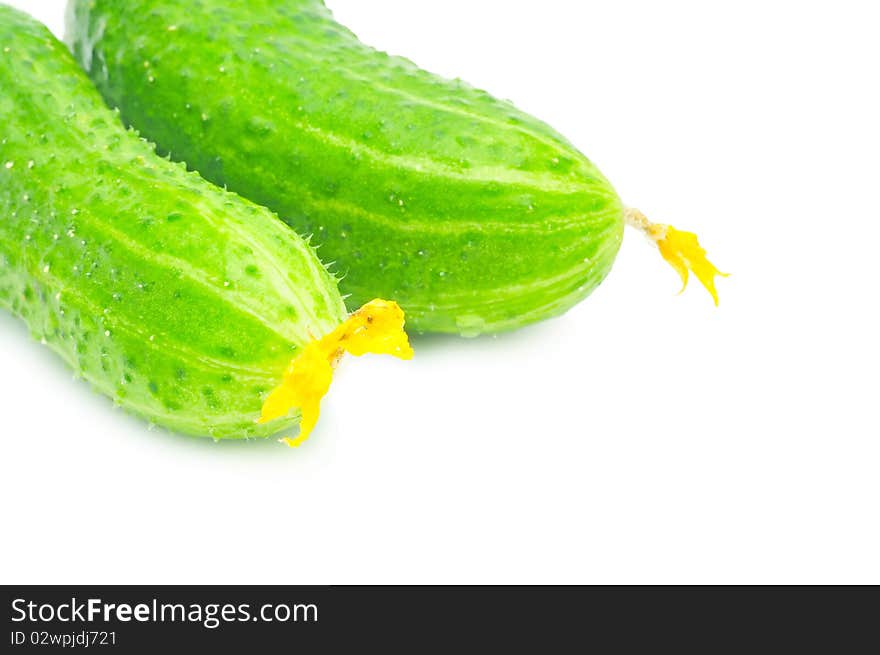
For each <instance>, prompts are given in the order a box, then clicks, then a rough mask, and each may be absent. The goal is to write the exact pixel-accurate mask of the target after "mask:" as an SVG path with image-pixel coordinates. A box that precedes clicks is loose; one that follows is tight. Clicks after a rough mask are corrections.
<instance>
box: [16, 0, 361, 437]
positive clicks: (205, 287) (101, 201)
mask: <svg viewBox="0 0 880 655" xmlns="http://www.w3.org/2000/svg"><path fill="white" fill-rule="evenodd" d="M0 89H2V93H0V306H3V307H5V308H7V309H9V310H11V311H12V312H13V313H14V314H16V315H17V316H20V317H21V318H23V319H24V320H25V321H26V322H27V324H28V326H29V327H30V329H31V331H32V333H33V335H34V336H35V337H36V338H38V339H42V340H44V341H45V342H46V343H47V344H48V345H49V346H50V347H51V348H52V349H53V350H55V351H56V352H58V353H59V354H60V355H61V357H63V358H64V359H65V360H66V361H67V362H68V363H69V364H70V365H71V366H72V367H73V368H74V369H75V370H76V371H77V372H78V373H79V374H80V375H81V376H82V377H84V378H85V379H86V380H88V381H89V382H90V383H91V384H92V385H94V387H96V388H97V389H98V390H100V391H101V392H103V393H105V394H107V395H108V396H111V397H112V398H114V399H115V400H116V401H117V402H118V403H119V404H120V405H122V406H123V407H124V408H126V409H127V410H130V411H132V412H135V413H137V414H139V415H141V416H143V417H145V418H147V419H148V420H150V421H153V422H155V423H157V424H161V425H163V426H167V427H169V428H171V429H174V430H177V431H181V432H186V433H192V434H196V435H209V436H214V437H217V438H222V437H233V438H235V437H247V436H265V435H268V434H272V433H275V432H277V431H279V430H280V429H282V428H285V427H287V426H288V425H289V424H290V423H292V419H290V418H282V419H279V420H275V421H272V422H270V423H268V424H266V425H257V424H256V423H255V421H256V419H257V418H258V417H259V416H260V409H261V405H262V400H263V398H264V397H265V396H266V394H267V392H269V390H271V389H272V388H273V387H275V386H276V385H277V384H278V382H279V380H280V379H281V376H282V374H283V372H284V370H285V368H286V367H287V365H288V362H289V361H290V359H291V356H292V354H293V353H294V352H295V351H296V350H297V349H298V348H301V347H302V346H303V345H304V344H306V343H307V342H309V341H310V340H311V339H312V338H313V337H314V336H319V335H322V334H325V333H327V332H328V331H330V330H333V329H334V328H336V326H337V325H339V324H340V323H341V322H342V321H343V320H344V318H345V315H346V314H345V308H344V304H343V302H342V299H341V296H340V295H339V293H338V291H337V289H336V284H335V280H334V279H333V278H332V277H331V276H330V275H329V274H328V273H327V271H326V270H325V268H324V267H323V265H322V264H321V263H320V262H319V261H318V259H317V258H316V256H315V254H314V252H313V250H312V249H311V248H310V247H309V246H308V245H307V244H306V243H304V242H303V240H302V239H301V238H299V237H298V236H297V235H296V234H295V233H294V232H293V231H292V230H291V229H290V228H288V227H287V226H286V225H284V224H283V223H282V222H281V221H279V220H278V219H277V217H275V216H274V215H273V214H272V213H271V212H269V211H268V210H266V209H264V208H262V207H259V206H257V205H254V204H252V203H251V202H249V201H246V200H243V199H241V198H240V197H238V196H236V195H234V194H232V193H227V192H225V191H223V190H221V189H219V188H217V187H215V186H213V185H211V184H209V183H208V182H205V181H204V180H203V179H201V178H200V177H199V176H197V175H196V174H194V173H188V172H187V171H186V170H185V168H184V166H182V165H180V164H175V163H172V162H170V161H168V160H166V159H163V158H160V157H158V156H157V155H156V154H155V153H154V152H153V147H152V146H151V145H150V144H149V143H147V142H146V141H144V140H142V139H141V138H139V137H138V136H137V134H135V133H133V132H128V131H126V129H125V128H124V127H123V126H122V123H121V121H120V120H119V117H118V116H117V115H116V114H115V113H114V112H112V111H110V110H109V109H107V107H106V105H105V104H104V102H103V100H102V99H101V97H100V95H99V94H98V92H97V91H96V90H95V88H94V86H93V85H92V84H91V82H90V81H89V79H88V78H87V77H86V76H85V74H84V73H83V72H82V70H81V69H80V67H79V66H78V65H77V63H76V62H75V61H74V59H73V57H72V56H71V55H70V52H69V51H68V50H67V48H66V47H65V46H64V44H62V43H60V42H58V41H57V40H56V39H55V38H54V37H52V35H51V34H50V33H49V31H48V30H47V29H45V28H44V27H43V26H42V25H40V24H38V23H37V22H35V21H34V20H33V19H31V18H29V17H27V16H25V15H24V14H21V13H19V12H17V11H14V10H12V9H10V8H8V7H4V6H0Z"/></svg>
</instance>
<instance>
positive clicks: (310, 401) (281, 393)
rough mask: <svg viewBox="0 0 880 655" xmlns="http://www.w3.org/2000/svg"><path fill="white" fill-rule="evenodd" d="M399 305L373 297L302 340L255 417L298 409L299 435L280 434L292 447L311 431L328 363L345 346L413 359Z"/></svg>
mask: <svg viewBox="0 0 880 655" xmlns="http://www.w3.org/2000/svg"><path fill="white" fill-rule="evenodd" d="M404 322H405V317H404V314H403V310H402V309H401V308H400V307H399V306H398V305H397V303H395V302H390V301H387V300H380V299H376V300H372V301H370V302H368V303H367V304H366V305H364V306H363V307H361V308H360V309H358V310H357V311H356V312H354V313H353V314H352V315H351V316H349V317H348V319H347V320H346V321H345V322H343V323H342V324H341V325H340V326H339V327H337V328H336V329H335V330H333V331H332V332H330V333H329V334H326V335H325V336H323V337H321V338H320V339H316V340H315V341H311V342H309V343H308V344H306V346H305V348H303V350H302V351H301V352H300V354H299V355H298V356H297V357H295V358H294V359H293V361H291V362H290V365H289V366H288V367H287V370H286V371H285V372H284V376H283V377H282V380H281V384H279V385H278V386H277V387H276V388H275V389H273V390H272V392H270V393H269V395H268V396H267V397H266V400H265V401H264V403H263V409H262V414H261V416H260V418H259V422H260V423H266V422H268V421H271V420H273V419H276V418H280V417H282V416H286V415H287V414H288V413H289V412H290V410H292V409H295V408H298V409H299V411H300V415H301V418H300V425H299V435H297V437H296V438H295V439H290V438H285V439H282V441H284V442H285V443H286V444H287V445H289V446H291V447H296V446H299V445H300V444H302V443H303V442H304V441H305V440H306V439H307V438H308V436H309V434H311V432H312V430H313V429H314V427H315V424H316V423H317V422H318V416H320V413H321V399H322V398H323V397H324V395H325V394H326V393H327V391H328V390H329V389H330V383H331V382H332V380H333V366H334V365H335V364H336V362H337V361H338V360H339V358H340V357H341V356H342V355H343V353H345V352H350V353H351V354H352V355H355V356H360V355H364V354H366V353H374V354H378V355H382V354H387V355H393V356H395V357H399V358H400V359H412V356H413V350H412V348H411V347H410V345H409V339H408V338H407V336H406V332H404V330H403V326H404Z"/></svg>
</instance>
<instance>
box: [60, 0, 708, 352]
mask: <svg viewBox="0 0 880 655" xmlns="http://www.w3.org/2000/svg"><path fill="white" fill-rule="evenodd" d="M68 40H69V42H70V44H71V46H72V48H73V51H74V53H75V55H76V57H77V59H78V60H79V61H80V62H81V64H82V65H83V67H84V68H85V69H86V70H87V71H88V73H89V75H90V76H91V77H92V79H93V80H94V81H95V83H96V84H97V86H98V88H99V89H100V90H101V92H102V93H103V95H104V97H105V99H106V100H107V102H108V104H109V105H110V106H113V107H118V108H119V109H120V110H121V112H122V117H123V119H124V120H125V121H126V122H127V123H129V124H131V125H134V126H135V127H137V129H139V130H140V131H141V132H142V133H143V134H145V135H146V136H147V137H148V138H150V139H151V140H153V141H155V142H156V143H157V144H158V147H159V149H160V151H161V152H162V153H165V154H169V155H170V156H171V157H173V158H175V159H180V160H185V161H186V162H187V163H188V165H189V166H191V167H192V168H194V169H196V170H198V171H199V172H200V173H201V174H202V175H204V177H205V178H207V179H208V180H211V181H213V182H214V183H215V184H218V185H223V186H227V187H228V188H230V189H232V190H234V191H236V192H238V193H240V194H242V195H243V196H245V197H247V198H250V199H251V200H254V201H255V202H258V203H260V204H263V205H266V206H267V207H269V208H271V209H273V210H274V211H275V212H276V213H278V214H279V215H280V216H281V217H282V218H283V219H284V220H285V221H287V222H288V223H289V224H290V225H292V226H293V227H294V228H295V229H297V230H298V231H299V232H300V233H301V234H308V235H313V237H314V240H315V242H316V243H317V244H319V246H320V248H321V250H320V253H321V256H322V258H323V259H324V261H326V262H335V266H336V270H337V271H338V272H339V273H340V274H341V275H342V276H343V279H342V282H341V285H340V288H341V290H342V291H343V292H344V293H346V294H348V296H349V303H350V305H351V306H357V305H359V304H361V303H363V302H364V301H366V300H367V299H369V298H372V297H373V296H381V297H386V298H391V299H394V300H396V301H398V302H399V303H400V304H401V305H402V306H403V308H404V309H405V310H406V312H407V316H408V321H409V324H410V325H411V326H412V327H414V328H415V329H416V330H419V331H432V332H458V333H461V334H463V335H465V336H474V335H477V334H480V333H484V332H496V331H501V330H507V329H512V328H517V327H519V326H522V325H525V324H527V323H531V322H533V321H538V320H541V319H545V318H548V317H551V316H554V315H557V314H560V313H562V312H564V311H565V310H567V309H568V308H570V307H571V306H573V305H574V304H575V303H577V302H579V301H580V300H581V299H583V298H584V297H586V296H587V295H588V294H589V293H590V292H591V291H592V290H593V289H595V288H596V286H597V285H599V283H600V282H601V281H602V280H603V279H604V278H605V276H606V275H607V274H608V272H609V270H610V268H611V266H612V263H613V261H614V258H615V256H616V254H617V251H618V249H619V247H620V244H621V235H622V231H623V226H624V223H625V222H626V221H628V222H630V223H632V224H634V225H637V226H640V227H642V228H643V229H645V226H646V225H648V226H650V228H651V229H645V231H646V233H647V234H648V236H649V237H651V239H652V240H654V241H655V242H656V243H658V245H660V244H661V242H663V240H664V239H665V240H666V243H665V246H666V247H665V248H664V247H661V248H660V250H661V253H662V254H663V255H664V257H666V258H667V259H669V260H670V263H672V264H673V266H675V267H676V270H678V271H679V273H682V267H684V272H683V273H682V277H683V279H684V281H685V282H686V276H687V273H688V270H689V269H692V270H694V272H695V273H697V275H698V277H699V278H700V280H701V281H702V282H704V284H706V286H707V287H709V288H710V291H712V293H713V295H714V285H713V282H712V280H713V279H714V275H715V274H717V273H718V272H717V269H715V268H714V266H711V264H710V263H709V262H708V261H707V260H705V257H704V252H703V251H702V249H701V248H699V246H698V244H697V243H696V237H693V235H691V234H690V233H681V232H678V231H674V232H673V231H671V230H670V229H668V228H667V226H654V225H653V224H647V223H643V222H642V221H641V218H643V217H642V216H641V214H637V213H633V212H630V213H627V212H625V210H624V206H623V205H622V203H621V201H620V198H619V197H618V195H617V193H616V192H615V191H614V189H613V188H612V186H611V185H610V184H609V183H608V181H607V180H606V179H605V178H604V177H603V176H602V174H601V173H600V172H599V170H598V169H597V168H596V167H595V166H594V165H593V164H592V163H591V162H590V161H589V160H588V159H587V158H586V157H585V156H584V155H583V154H581V153H580V152H579V151H578V150H577V149H576V148H575V147H574V146H572V145H571V144H570V143H569V142H568V141H567V140H566V139H565V138H564V137H562V136H561V135H560V134H558V133H557V132H556V131H554V130H553V129H552V128H550V127H549V126H547V125H546V124H544V123H542V122H541V121H539V120H537V119H536V118H533V117H532V116H529V115H528V114H525V113H523V112H521V111H519V110H517V109H516V108H515V107H514V106H513V105H511V104H510V103H508V102H504V101H501V100H497V99H495V98H493V97H491V96H490V95H489V94H487V93H485V92H483V91H480V90H478V89H475V88H472V87H470V86H468V85H467V84H465V83H464V82H461V81H460V80H446V79H441V78H440V77H437V76H434V75H431V74H429V73H427V72H425V71H422V70H420V69H419V68H418V67H416V66H415V65H414V64H412V63H411V62H409V61H407V60H405V59H401V58H399V57H390V56H388V55H386V54H384V53H382V52H377V51H376V50H374V49H372V48H370V47H368V46H366V45H364V44H362V43H361V42H360V41H358V39H357V38H356V37H355V36H354V35H353V34H352V33H351V32H350V31H348V30H347V29H345V28H344V27H342V26H341V25H339V24H338V23H337V22H335V21H334V20H333V17H332V15H331V13H330V12H329V11H328V10H327V9H326V8H325V6H324V4H323V2H321V1H320V0H288V1H286V2H278V1H277V0H250V1H249V2H226V1H225V0H124V1H123V0H72V1H71V3H70V4H69V5H68ZM691 237H693V238H691Z"/></svg>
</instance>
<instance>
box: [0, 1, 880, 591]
mask: <svg viewBox="0 0 880 655" xmlns="http://www.w3.org/2000/svg"><path fill="white" fill-rule="evenodd" d="M13 4H16V5H18V6H20V7H23V8H25V9H28V10H30V11H31V12H32V13H33V14H35V15H37V16H39V17H40V18H42V19H43V20H45V21H46V22H47V23H48V24H49V25H50V26H51V27H52V28H53V29H54V30H55V31H56V33H60V32H61V29H62V20H61V16H62V14H63V2H61V1H57V2H35V1H34V0H18V1H17V2H13ZM329 4H330V5H331V7H332V8H333V9H334V10H335V11H336V14H337V17H338V18H339V19H340V20H341V21H342V22H343V23H345V24H347V25H348V26H350V27H351V28H353V29H354V30H355V32H356V33H358V34H359V35H360V36H361V37H362V38H363V39H364V40H366V41H367V42H369V43H371V44H373V45H376V46H379V47H381V48H383V49H387V50H390V51H392V52H395V53H399V54H405V55H407V56H409V57H410V58H412V59H413V60H415V61H416V62H417V63H419V64H420V65H422V66H423V67H426V68H429V69H431V70H434V71H436V72H439V73H442V74H444V75H448V76H456V75H459V76H461V77H463V78H465V79H468V80H469V81H471V82H473V83H475V84H476V85H478V86H482V87H484V88H487V89H488V90H490V91H492V92H493V93H495V94H497V95H500V96H502V97H506V98H511V99H513V100H514V101H516V102H517V104H519V105H520V106H521V107H522V108H524V109H526V110H528V111H530V112H532V113H535V114H537V115H538V116H540V117H542V118H544V119H545V120H547V121H548V122H549V123H551V124H552V125H554V126H555V127H557V128H558V129H559V130H560V131H561V132H563V133H564V134H566V135H567V136H568V137H569V138H570V139H571V140H572V141H573V142H574V143H575V144H577V145H578V146H579V147H581V148H582V149H583V150H584V151H585V152H586V153H587V154H588V155H589V156H590V157H591V158H592V159H593V160H594V161H595V162H596V163H597V164H598V165H599V166H600V167H601V168H602V169H603V171H604V172H605V173H606V175H608V177H609V178H610V179H611V180H612V182H613V183H615V185H616V186H617V188H618V190H619V191H620V193H621V194H622V196H623V197H624V198H625V200H626V201H627V202H629V203H630V204H632V205H634V206H638V207H640V208H641V209H642V210H644V211H645V212H646V213H647V214H648V215H649V216H650V217H652V218H653V219H654V220H656V221H660V222H669V223H672V224H674V225H677V226H679V227H681V228H685V229H693V230H695V231H697V232H698V233H699V235H700V237H701V240H702V242H703V244H704V245H705V246H706V247H707V249H708V250H709V252H710V254H711V255H712V256H713V258H714V259H715V260H716V262H717V264H718V265H719V266H720V267H721V268H722V269H724V270H729V271H730V272H732V273H733V274H734V275H733V277H731V278H729V279H728V280H724V281H721V282H720V283H719V288H720V295H721V306H720V308H719V309H715V308H714V307H713V306H712V303H711V301H710V299H709V297H708V296H707V295H706V294H705V293H704V292H703V291H702V289H700V288H699V286H698V285H696V284H694V286H693V287H692V288H691V289H689V290H688V292H687V293H685V294H684V295H682V296H676V295H675V293H676V291H677V290H678V279H677V277H676V275H675V273H674V272H673V271H672V270H671V269H669V268H668V267H667V266H666V265H665V264H664V263H663V261H662V260H661V259H660V258H659V256H658V255H657V253H656V252H655V251H654V250H652V248H651V247H650V246H649V244H648V243H647V242H646V241H645V240H644V239H643V238H642V237H640V236H639V235H638V234H635V233H628V234H627V238H626V241H625V243H624V247H623V249H622V251H621V253H620V257H619V260H618V262H617V265H616V266H615V268H614V271H613V273H612V274H611V276H610V277H609V278H608V280H607V281H606V282H605V284H603V285H602V287H601V288H600V289H599V290H598V291H597V292H596V293H595V294H594V295H593V296H592V297H591V298H589V299H588V300H587V301H585V302H584V303H582V304H581V305H579V306H578V307H576V308H575V309H573V310H572V311H570V312H569V313H568V314H567V315H566V316H564V317H562V318H560V319H557V320H554V321H550V322H547V323H544V324H541V325H538V326H535V327H532V328H529V329H525V330H521V331H519V332H518V333H514V334H509V335H505V336H501V337H498V338H481V339H477V340H471V341H466V340H461V339H453V338H418V339H416V340H415V347H416V351H417V357H416V359H415V360H414V361H412V362H410V363H404V362H398V361H396V360H391V359H389V358H378V357H376V358H372V359H371V358H364V359H361V360H356V359H349V360H347V361H346V362H345V363H344V366H343V367H342V370H341V371H340V372H339V374H338V375H337V379H336V381H335V383H334V386H333V388H332V390H331V393H330V395H329V396H328V397H327V399H326V400H325V402H324V406H323V409H324V412H323V416H322V421H321V423H320V424H319V427H318V430H317V431H316V432H315V433H314V435H313V436H312V438H311V440H310V441H309V442H308V443H307V445H306V446H304V447H303V448H300V449H299V450H290V449H288V448H287V447H285V446H282V445H280V444H278V443H276V442H275V441H266V442H261V443H213V442H212V441H210V440H206V441H200V440H194V439H191V438H187V437H182V436H178V435H173V434H169V433H165V432H163V431H153V432H150V431H147V429H146V428H145V426H144V424H143V423H142V422H141V421H139V420H136V419H133V418H131V417H128V416H127V415H125V414H124V413H122V412H121V411H120V410H117V409H114V408H113V405H112V403H111V402H110V401H108V400H107V399H105V398H103V397H100V396H98V395H96V394H94V393H93V392H92V391H90V390H89V388H88V387H87V385H86V384H85V383H83V382H81V381H76V382H74V381H73V380H72V379H71V373H70V372H69V371H68V370H66V369H65V368H64V367H63V365H62V364H60V363H59V361H58V360H57V359H56V358H55V357H54V355H52V354H51V353H50V352H49V351H48V350H47V349H46V348H44V347H42V346H40V345H39V344H37V343H35V342H33V341H32V340H31V339H30V338H29V336H28V332H27V330H26V328H25V326H24V325H23V324H22V323H20V322H19V321H17V320H15V319H13V318H12V317H10V316H8V315H6V314H3V315H0V353H2V367H0V399H2V401H0V402H2V407H3V423H2V427H0V431H2V451H0V452H2V455H0V458H2V459H0V499H2V500H0V505H2V516H0V519H2V526H3V527H2V531H3V537H2V540H0V551H2V557H0V580H2V582H5V583H25V582H31V583H50V582H53V583H64V582H70V583H81V582H95V583H342V582H348V583H369V582H382V583H412V582H435V583H447V582H448V583H452V582H462V583H490V582H495V583H513V582H519V583H538V582H559V583H574V582H580V583H669V582H675V583H709V582H712V583H860V582H863V583H866V582H873V583H880V557H878V553H880V528H878V516H880V512H878V500H880V421H878V417H877V406H878V377H877V376H878V370H880V356H878V343H877V341H878V334H880V322H878V318H877V301H878V290H877V282H878V280H880V275H878V267H877V260H878V255H877V253H878V247H880V221H878V219H880V209H878V206H880V198H878V193H877V189H878V185H880V127H878V124H880V95H878V93H880V91H878V89H880V86H878V83H877V82H878V68H877V67H878V63H880V40H878V39H877V32H876V28H877V25H878V15H877V13H876V3H873V2H863V3H857V2H844V1H838V2H821V3H820V2H782V1H776V2H772V1H767V0H761V1H751V0H750V1H746V2H737V3H733V2H727V3H720V2H713V3H707V2H699V1H696V0H695V1H692V2H684V1H681V0H676V1H669V2H664V3H655V2H650V1H648V0H644V1H635V0H627V1H616V2H607V1H598V0H597V1H590V2H574V1H571V2H566V1H564V0H542V2H539V3H538V2H501V1H500V0H499V1H496V2H490V1H482V2H478V1H474V0H467V1H465V0H444V1H443V2H427V1H421V2H411V1H409V0H396V1H394V0H372V1H371V2H368V3H367V2H358V1H357V0H332V1H331V2H330V3H329Z"/></svg>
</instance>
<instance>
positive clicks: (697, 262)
mask: <svg viewBox="0 0 880 655" xmlns="http://www.w3.org/2000/svg"><path fill="white" fill-rule="evenodd" d="M624 217H625V219H626V222H627V223H629V224H630V225H632V226H633V227H636V228H638V229H640V230H641V231H642V232H644V233H645V234H646V235H647V237H648V238H649V239H651V240H652V241H653V242H654V243H655V244H657V248H658V249H659V250H660V254H661V255H662V256H663V259H665V260H666V261H667V262H668V263H669V265H670V266H672V268H674V269H675V271H676V272H677V273H678V275H679V277H680V278H681V284H682V287H681V291H684V290H685V289H686V288H687V284H688V278H689V274H690V273H691V272H693V274H694V275H696V276H697V279H698V280H699V281H700V283H701V284H702V285H703V286H704V287H706V290H707V291H708V292H709V293H710V294H711V295H712V299H713V300H714V301H715V305H716V306H717V305H718V291H717V290H716V289H715V278H716V277H718V276H719V275H720V276H721V277H728V274H727V273H722V272H721V271H719V270H718V269H717V268H716V267H715V265H714V264H713V263H712V262H710V261H709V259H708V257H706V251H705V250H704V249H703V247H702V246H700V242H699V241H698V240H697V235H696V234H694V233H692V232H685V231H684V230H677V229H676V228H674V227H672V226H671V225H659V224H657V223H651V222H650V221H649V220H648V219H647V218H646V217H645V215H644V214H642V212H640V211H639V210H637V209H627V210H626V212H625V213H624ZM681 291H680V292H679V293H681Z"/></svg>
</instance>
